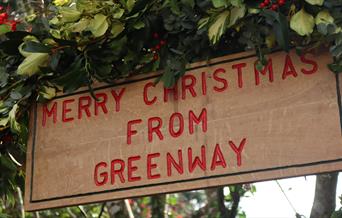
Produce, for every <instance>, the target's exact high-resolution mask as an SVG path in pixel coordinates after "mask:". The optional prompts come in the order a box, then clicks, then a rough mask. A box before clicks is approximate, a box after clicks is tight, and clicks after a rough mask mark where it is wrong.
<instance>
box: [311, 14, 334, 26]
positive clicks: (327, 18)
mask: <svg viewBox="0 0 342 218" xmlns="http://www.w3.org/2000/svg"><path fill="white" fill-rule="evenodd" d="M315 23H316V25H318V24H321V23H323V24H332V23H334V18H333V17H332V16H331V15H330V13H329V11H328V10H323V11H320V12H319V13H318V14H317V15H316V18H315Z"/></svg>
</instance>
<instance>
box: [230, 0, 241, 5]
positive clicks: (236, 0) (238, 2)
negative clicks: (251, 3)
mask: <svg viewBox="0 0 342 218" xmlns="http://www.w3.org/2000/svg"><path fill="white" fill-rule="evenodd" d="M230 4H232V5H233V6H235V7H242V6H244V4H243V0H230Z"/></svg>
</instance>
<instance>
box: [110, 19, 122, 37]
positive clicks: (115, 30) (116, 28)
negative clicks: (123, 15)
mask: <svg viewBox="0 0 342 218" xmlns="http://www.w3.org/2000/svg"><path fill="white" fill-rule="evenodd" d="M124 29H125V26H124V24H123V23H121V22H120V21H117V22H113V23H112V29H111V31H110V32H111V33H112V35H113V37H114V38H115V37H117V36H118V35H119V34H120V33H121V32H122V31H123V30H124Z"/></svg>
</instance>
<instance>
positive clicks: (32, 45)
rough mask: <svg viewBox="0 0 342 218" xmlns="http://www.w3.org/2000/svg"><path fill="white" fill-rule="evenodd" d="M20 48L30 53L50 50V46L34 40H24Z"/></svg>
mask: <svg viewBox="0 0 342 218" xmlns="http://www.w3.org/2000/svg"><path fill="white" fill-rule="evenodd" d="M22 49H23V50H24V51H26V52H30V53H49V52H50V51H51V48H50V47H48V46H46V45H44V44H42V43H39V42H34V41H27V42H24V44H23V46H22Z"/></svg>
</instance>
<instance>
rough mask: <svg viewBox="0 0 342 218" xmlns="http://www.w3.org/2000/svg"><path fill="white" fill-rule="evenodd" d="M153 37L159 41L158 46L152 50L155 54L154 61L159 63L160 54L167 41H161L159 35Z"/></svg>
mask: <svg viewBox="0 0 342 218" xmlns="http://www.w3.org/2000/svg"><path fill="white" fill-rule="evenodd" d="M152 36H153V38H154V39H155V40H158V43H157V45H156V46H154V47H153V48H150V51H151V52H153V54H154V55H153V60H154V61H157V60H158V59H159V55H158V52H159V50H160V49H161V48H162V47H163V46H164V45H166V41H165V40H164V39H160V36H159V34H158V33H153V35H152Z"/></svg>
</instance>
